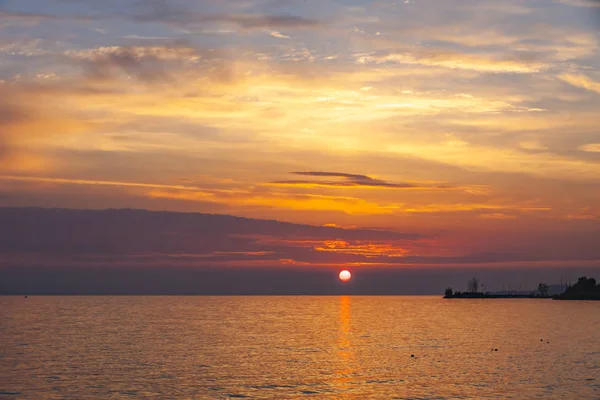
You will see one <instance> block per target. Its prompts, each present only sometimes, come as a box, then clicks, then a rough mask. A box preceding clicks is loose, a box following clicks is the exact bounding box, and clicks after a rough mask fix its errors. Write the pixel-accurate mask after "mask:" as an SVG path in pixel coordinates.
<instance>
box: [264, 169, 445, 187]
mask: <svg viewBox="0 0 600 400" xmlns="http://www.w3.org/2000/svg"><path fill="white" fill-rule="evenodd" d="M292 174H294V175H300V176H311V177H319V178H322V177H324V178H341V179H339V180H336V181H323V180H282V181H275V182H272V184H274V185H294V186H330V187H339V188H349V187H357V188H359V187H362V188H365V187H366V188H384V189H453V188H454V187H453V186H451V185H446V184H439V183H438V184H436V183H424V182H401V183H393V182H387V181H384V180H381V179H376V178H372V177H370V176H367V175H358V174H347V173H342V172H323V171H306V172H292Z"/></svg>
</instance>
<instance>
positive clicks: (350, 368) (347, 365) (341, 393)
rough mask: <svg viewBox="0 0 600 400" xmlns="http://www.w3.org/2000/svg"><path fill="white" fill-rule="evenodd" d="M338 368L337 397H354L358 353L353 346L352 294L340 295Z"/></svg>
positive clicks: (336, 376) (335, 383)
mask: <svg viewBox="0 0 600 400" xmlns="http://www.w3.org/2000/svg"><path fill="white" fill-rule="evenodd" d="M337 356H338V368H337V370H336V374H335V379H334V385H335V388H336V392H338V395H337V396H336V398H337V399H354V398H355V396H354V395H353V394H352V393H349V391H351V390H352V389H351V387H352V380H353V377H354V375H355V373H356V372H357V369H356V354H355V352H354V348H353V347H352V320H351V308H350V296H340V319H339V334H338V351H337Z"/></svg>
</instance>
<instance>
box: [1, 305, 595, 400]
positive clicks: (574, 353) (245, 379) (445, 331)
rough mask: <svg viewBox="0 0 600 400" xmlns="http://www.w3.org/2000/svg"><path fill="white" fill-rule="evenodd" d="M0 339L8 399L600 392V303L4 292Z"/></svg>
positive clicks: (583, 395)
mask: <svg viewBox="0 0 600 400" xmlns="http://www.w3.org/2000/svg"><path fill="white" fill-rule="evenodd" d="M0 338H1V340H0V343H1V348H0V354H1V358H0V398H2V399H15V398H19V399H21V398H22V399H131V398H182V399H183V398H185V399H226V398H258V399H263V398H265V399H269V398H271V399H296V398H300V399H305V398H311V397H318V398H326V399H370V398H373V399H379V398H381V399H487V398H489V399H509V398H513V399H600V366H599V365H600V302H558V301H551V300H529V299H525V300H443V299H440V298H438V297H354V296H349V297H348V296H343V297H30V298H28V299H25V298H23V297H0ZM540 339H543V340H540ZM548 342H549V343H548ZM492 348H494V349H495V348H497V349H498V351H492V350H491V349H492ZM411 354H414V358H413V357H411Z"/></svg>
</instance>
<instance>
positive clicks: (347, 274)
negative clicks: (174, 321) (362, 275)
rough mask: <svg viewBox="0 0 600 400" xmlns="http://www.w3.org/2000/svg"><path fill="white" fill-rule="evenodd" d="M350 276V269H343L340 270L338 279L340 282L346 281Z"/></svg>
mask: <svg viewBox="0 0 600 400" xmlns="http://www.w3.org/2000/svg"><path fill="white" fill-rule="evenodd" d="M350 278H352V274H351V273H350V271H348V270H346V269H345V270H343V271H342V272H340V280H341V281H342V282H348V281H349V280H350Z"/></svg>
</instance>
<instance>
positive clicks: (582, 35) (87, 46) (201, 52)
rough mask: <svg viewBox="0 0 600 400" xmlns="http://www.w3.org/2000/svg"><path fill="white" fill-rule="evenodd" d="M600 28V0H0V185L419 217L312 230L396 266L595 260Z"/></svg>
mask: <svg viewBox="0 0 600 400" xmlns="http://www.w3.org/2000/svg"><path fill="white" fill-rule="evenodd" d="M599 27H600V7H599V3H598V2H595V1H592V0H554V1H552V0H498V1H483V0H456V1H439V0H389V1H363V0H343V1H342V0H336V1H317V0H297V1H295V0H280V1H276V0H241V1H233V0H227V1H225V0H223V1H221V0H219V1H213V0H198V1H194V2H190V1H175V0H173V1H167V0H147V1H132V0H127V1H120V0H119V1H117V0H110V1H109V0H107V1H102V2H99V1H95V0H87V1H80V2H73V1H68V0H5V1H2V0H0V206H41V207H62V208H79V209H81V208H93V209H104V208H142V209H150V210H168V211H193V212H204V213H219V214H231V215H236V216H243V217H250V218H262V219H275V220H280V221H287V222H292V223H297V224H310V225H328V226H335V227H342V228H347V229H349V230H352V229H358V228H361V229H365V228H368V229H377V230H386V231H390V232H409V233H414V234H415V235H420V237H421V238H420V239H418V240H414V241H409V242H408V243H406V241H403V242H402V243H395V242H394V241H393V240H392V241H390V240H387V239H386V240H379V241H378V240H368V238H367V239H365V238H362V239H361V241H360V243H358V242H352V241H344V240H341V241H338V242H336V241H335V239H339V238H336V237H332V238H331V240H320V241H319V240H317V241H316V242H314V243H313V242H310V243H309V244H308V245H306V242H304V241H302V243H304V244H303V245H302V246H304V245H306V246H308V247H309V248H310V249H312V251H313V252H322V253H326V254H332V255H336V256H338V257H342V258H343V255H344V254H355V253H356V252H363V254H368V255H370V256H373V257H374V255H376V256H377V257H379V258H378V259H377V263H378V264H382V265H385V257H388V258H390V259H391V260H392V261H390V262H391V263H392V264H403V262H402V261H401V260H402V258H403V257H411V256H413V257H424V258H420V259H419V261H418V263H421V262H422V263H426V264H437V263H438V262H437V261H436V260H435V257H450V256H451V257H458V258H456V259H452V260H453V261H452V262H456V263H460V257H469V256H470V255H473V254H511V256H510V257H506V258H502V257H500V258H498V260H500V261H506V262H509V261H510V262H512V263H518V262H523V263H542V264H543V263H544V262H547V263H549V264H552V263H553V264H561V265H570V264H578V263H579V264H581V263H584V264H585V263H587V264H589V263H596V264H595V265H597V264H598V263H599V262H600V250H598V249H596V248H597V247H598V246H597V245H594V243H593V240H592V238H594V237H596V238H597V237H598V235H600V128H599V127H600V51H599V45H600V34H599V33H598V32H599V29H598V28H599ZM334 236H335V235H334ZM423 238H426V239H423ZM305 239H306V240H309V239H310V238H303V240H305ZM321 239H322V238H321ZM264 240H267V239H264ZM269 240H271V239H269ZM273 240H274V239H273ZM278 240H281V238H279V239H278ZM248 251H250V250H248ZM252 251H253V252H258V253H260V252H261V251H263V249H261V248H260V247H258V248H256V249H254V250H252ZM365 252H366V253H365ZM254 255H260V254H254ZM381 257H384V258H383V259H381ZM342 258H339V259H342ZM366 258H368V257H365V259H366ZM492 259H494V257H492ZM281 260H284V257H276V258H275V261H272V260H271V261H269V262H280V263H281V262H283V261H281ZM440 260H441V259H440ZM486 260H487V259H486ZM261 262H262V261H261V259H259V260H258V261H257V263H259V264H260V263H261ZM331 262H333V263H335V262H336V258H335V257H333V258H332V259H331ZM365 262H366V261H365ZM444 262H446V261H440V262H439V263H444ZM265 263H268V262H267V261H265ZM411 263H413V262H412V261H407V262H406V263H405V264H411Z"/></svg>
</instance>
